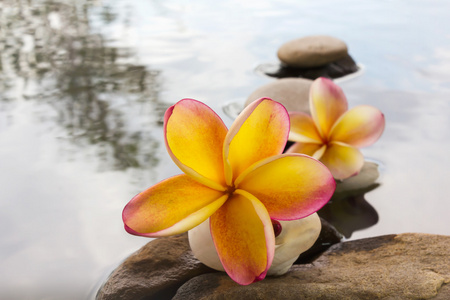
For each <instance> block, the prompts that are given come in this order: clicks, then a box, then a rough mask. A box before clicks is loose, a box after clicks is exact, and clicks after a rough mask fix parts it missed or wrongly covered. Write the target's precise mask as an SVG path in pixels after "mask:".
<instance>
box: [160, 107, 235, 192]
mask: <svg viewBox="0 0 450 300" xmlns="http://www.w3.org/2000/svg"><path fill="white" fill-rule="evenodd" d="M164 132H165V140H166V147H167V151H168V152H169V154H170V156H171V157H172V159H173V161H174V162H175V163H176V164H177V166H178V167H179V168H180V169H181V170H182V171H183V172H185V173H186V174H188V175H190V176H192V177H193V178H195V179H196V180H197V181H199V182H200V183H202V184H204V185H206V186H209V187H211V188H215V189H217V190H225V188H224V186H225V178H224V171H223V156H222V151H223V141H224V139H225V136H226V134H227V128H226V126H225V124H224V123H223V121H222V120H221V119H220V117H219V116H217V115H216V113H215V112H214V111H213V110H211V108H209V107H208V106H207V105H205V104H203V103H201V102H198V101H196V100H192V99H183V100H181V101H179V102H178V103H176V104H175V105H173V106H171V107H170V108H169V109H168V110H167V111H166V114H165V116H164Z"/></svg>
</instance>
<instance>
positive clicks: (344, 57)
mask: <svg viewBox="0 0 450 300" xmlns="http://www.w3.org/2000/svg"><path fill="white" fill-rule="evenodd" d="M277 55H278V58H279V59H280V61H281V66H280V67H279V68H278V69H277V70H276V71H264V67H262V71H263V72H264V73H266V74H267V75H269V76H272V77H277V78H286V77H301V78H308V79H316V78H318V77H327V78H338V77H342V76H345V75H348V74H351V73H354V72H356V71H358V67H357V65H356V63H355V61H354V60H353V59H352V58H351V56H350V55H349V54H348V47H347V45H346V43H345V42H343V41H342V40H340V39H337V38H335V37H332V36H328V35H314V36H307V37H303V38H299V39H295V40H292V41H289V42H286V43H285V44H283V45H281V47H280V48H279V49H278V53H277Z"/></svg>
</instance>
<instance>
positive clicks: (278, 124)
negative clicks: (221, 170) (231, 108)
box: [224, 98, 289, 185]
mask: <svg viewBox="0 0 450 300" xmlns="http://www.w3.org/2000/svg"><path fill="white" fill-rule="evenodd" d="M288 134H289V115H288V113H287V111H286V109H285V108H284V106H283V105H281V104H280V103H278V102H276V101H273V100H272V99H269V98H262V99H259V100H256V101H255V102H253V103H251V104H250V105H248V106H247V107H246V108H245V109H244V111H243V112H242V113H241V114H240V115H239V116H238V117H237V119H236V120H235V121H234V123H233V124H232V125H231V127H230V130H229V131H228V134H227V136H226V138H225V144H224V161H225V177H226V180H227V184H228V185H231V182H232V181H233V180H234V179H236V178H237V177H238V176H239V174H240V173H242V172H243V171H244V170H245V169H247V168H248V167H249V166H250V165H252V164H253V163H255V162H257V161H259V160H261V159H264V158H266V157H269V156H272V155H276V154H280V153H281V152H283V149H284V146H285V145H286V141H287V138H288Z"/></svg>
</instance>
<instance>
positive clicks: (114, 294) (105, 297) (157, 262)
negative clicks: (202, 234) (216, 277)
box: [96, 234, 216, 300]
mask: <svg viewBox="0 0 450 300" xmlns="http://www.w3.org/2000/svg"><path fill="white" fill-rule="evenodd" d="M211 272H216V271H215V270H213V269H210V268H208V267H207V266H205V265H204V264H202V263H201V262H200V261H198V260H197V259H196V258H195V257H194V256H193V255H192V251H191V249H190V247H189V242H188V237H187V234H182V235H178V236H173V237H167V238H158V239H155V240H152V241H151V242H149V243H147V244H146V245H145V246H143V247H142V248H141V249H140V250H139V251H137V252H136V253H134V254H132V255H131V256H130V257H128V258H127V259H126V260H125V261H124V262H123V263H122V264H121V265H120V266H119V267H118V268H117V269H115V270H114V272H113V273H112V274H111V275H110V277H109V278H108V280H107V281H106V283H105V284H104V285H103V286H102V287H101V288H100V290H99V291H98V293H97V297H96V299H97V300H116V299H122V300H125V299H127V300H132V299H133V300H134V299H135V300H140V299H158V300H165V299H172V297H173V295H175V293H176V291H177V289H178V288H179V287H180V286H181V285H182V284H183V283H185V282H186V281H187V280H189V279H191V278H193V277H195V276H197V275H200V274H204V273H211Z"/></svg>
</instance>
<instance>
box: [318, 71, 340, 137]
mask: <svg viewBox="0 0 450 300" xmlns="http://www.w3.org/2000/svg"><path fill="white" fill-rule="evenodd" d="M309 106H310V109H311V115H312V118H313V120H314V122H315V123H316V125H317V129H318V130H319V132H320V134H321V135H322V137H324V138H325V137H327V136H328V134H329V132H330V130H331V127H332V126H333V125H334V123H335V122H336V120H337V119H338V118H339V117H340V116H341V115H342V114H343V113H344V112H346V111H347V108H348V104H347V99H346V98H345V95H344V92H343V91H342V89H341V88H340V87H339V86H337V85H336V84H335V83H334V82H333V81H331V80H330V79H327V78H323V77H320V78H317V79H316V80H314V82H313V84H312V85H311V90H310V96H309Z"/></svg>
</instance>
